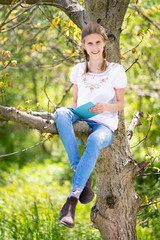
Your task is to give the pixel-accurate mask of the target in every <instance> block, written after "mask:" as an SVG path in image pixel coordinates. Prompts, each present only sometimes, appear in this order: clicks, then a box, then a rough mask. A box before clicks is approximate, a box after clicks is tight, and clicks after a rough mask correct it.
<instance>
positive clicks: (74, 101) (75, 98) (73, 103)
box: [70, 84, 78, 108]
mask: <svg viewBox="0 0 160 240" xmlns="http://www.w3.org/2000/svg"><path fill="white" fill-rule="evenodd" d="M77 99H78V86H77V84H74V88H73V101H72V103H71V105H70V108H76V107H77Z"/></svg>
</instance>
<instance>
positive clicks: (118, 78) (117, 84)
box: [111, 64, 127, 88]
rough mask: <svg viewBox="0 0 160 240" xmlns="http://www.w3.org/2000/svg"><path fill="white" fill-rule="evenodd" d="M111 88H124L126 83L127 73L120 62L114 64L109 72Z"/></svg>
mask: <svg viewBox="0 0 160 240" xmlns="http://www.w3.org/2000/svg"><path fill="white" fill-rule="evenodd" d="M111 81H112V86H113V88H125V87H126V85H127V75H126V73H125V70H124V68H123V67H122V65H120V64H116V67H115V68H114V69H113V72H112V74H111Z"/></svg>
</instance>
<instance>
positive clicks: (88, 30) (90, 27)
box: [81, 23, 108, 74]
mask: <svg viewBox="0 0 160 240" xmlns="http://www.w3.org/2000/svg"><path fill="white" fill-rule="evenodd" d="M92 33H98V34H100V35H101V36H102V37H103V39H104V41H105V42H106V43H107V41H108V37H107V35H106V33H105V29H104V28H103V27H102V26H101V25H99V24H98V23H88V24H87V25H85V26H84V28H83V29H82V35H81V42H82V43H84V42H85V37H86V36H88V35H90V34H92ZM83 53H84V57H85V61H86V68H85V71H84V73H83V74H85V73H87V72H89V67H88V62H89V55H88V53H87V51H86V50H85V49H83ZM103 59H104V61H103V64H102V66H101V68H100V69H99V70H100V71H105V70H106V68H107V63H106V60H105V59H106V45H105V47H104V50H103Z"/></svg>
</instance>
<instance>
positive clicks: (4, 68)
mask: <svg viewBox="0 0 160 240" xmlns="http://www.w3.org/2000/svg"><path fill="white" fill-rule="evenodd" d="M10 63H11V60H9V62H8V63H7V64H6V65H5V67H3V68H1V69H0V71H2V70H4V69H5V68H7V67H8V65H9V64H10Z"/></svg>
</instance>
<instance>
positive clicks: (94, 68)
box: [88, 59, 108, 73]
mask: <svg viewBox="0 0 160 240" xmlns="http://www.w3.org/2000/svg"><path fill="white" fill-rule="evenodd" d="M103 62H104V59H102V60H97V61H95V60H94V61H93V60H91V59H90V61H89V62H88V68H89V72H93V73H100V72H102V71H101V70H100V69H101V67H102V65H103ZM107 65H108V62H107Z"/></svg>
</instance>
